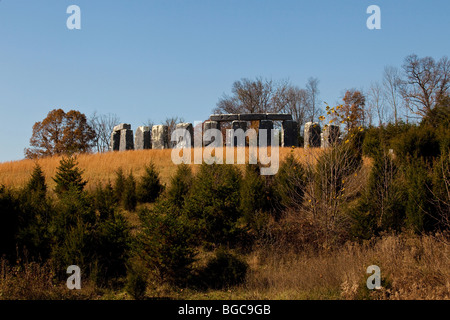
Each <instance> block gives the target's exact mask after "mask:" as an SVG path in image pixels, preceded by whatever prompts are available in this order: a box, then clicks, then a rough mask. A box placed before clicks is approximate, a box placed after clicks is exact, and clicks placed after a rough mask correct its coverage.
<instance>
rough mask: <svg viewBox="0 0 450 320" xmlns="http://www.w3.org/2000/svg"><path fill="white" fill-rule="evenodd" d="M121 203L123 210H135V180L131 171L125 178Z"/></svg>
mask: <svg viewBox="0 0 450 320" xmlns="http://www.w3.org/2000/svg"><path fill="white" fill-rule="evenodd" d="M122 205H123V208H124V209H125V210H128V211H134V210H136V205H137V197H136V180H135V179H134V176H133V173H132V172H130V174H129V175H128V177H127V178H126V180H125V188H124V190H123V193H122Z"/></svg>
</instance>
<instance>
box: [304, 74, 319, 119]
mask: <svg viewBox="0 0 450 320" xmlns="http://www.w3.org/2000/svg"><path fill="white" fill-rule="evenodd" d="M306 91H307V92H308V106H309V112H310V121H311V122H314V120H315V119H316V117H317V116H318V114H319V113H320V110H319V93H320V91H319V79H317V78H313V77H310V78H309V79H308V82H307V83H306Z"/></svg>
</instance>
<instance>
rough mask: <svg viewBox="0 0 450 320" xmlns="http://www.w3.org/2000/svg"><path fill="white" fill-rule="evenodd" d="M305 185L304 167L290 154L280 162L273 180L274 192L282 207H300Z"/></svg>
mask: <svg viewBox="0 0 450 320" xmlns="http://www.w3.org/2000/svg"><path fill="white" fill-rule="evenodd" d="M305 187H306V169H305V167H304V165H303V164H302V163H300V162H299V161H297V160H296V159H295V158H294V156H293V155H292V154H290V155H289V156H288V157H286V158H285V159H284V160H283V162H282V163H281V165H280V169H279V170H278V173H277V174H276V175H275V181H274V193H275V195H276V197H277V199H278V202H279V203H280V204H281V206H282V208H299V207H301V205H302V203H303V200H304V194H305Z"/></svg>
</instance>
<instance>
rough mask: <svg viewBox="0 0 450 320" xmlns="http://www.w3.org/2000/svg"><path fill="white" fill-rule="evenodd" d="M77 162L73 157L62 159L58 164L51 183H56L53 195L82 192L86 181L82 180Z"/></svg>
mask: <svg viewBox="0 0 450 320" xmlns="http://www.w3.org/2000/svg"><path fill="white" fill-rule="evenodd" d="M77 165H78V162H77V161H76V158H74V157H67V158H65V157H63V158H62V159H61V161H60V162H59V167H58V168H57V172H56V175H55V177H54V178H53V181H55V182H56V186H55V189H54V191H55V193H56V194H58V195H59V196H61V195H63V194H64V193H65V192H67V191H69V190H70V191H74V192H82V191H83V189H84V187H85V186H86V183H87V181H84V180H83V177H82V174H83V171H82V170H80V169H79V168H78V167H77Z"/></svg>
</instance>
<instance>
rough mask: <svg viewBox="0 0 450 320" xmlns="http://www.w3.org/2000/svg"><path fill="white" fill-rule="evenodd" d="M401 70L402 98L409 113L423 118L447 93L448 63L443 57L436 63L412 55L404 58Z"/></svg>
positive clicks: (449, 80)
mask: <svg viewBox="0 0 450 320" xmlns="http://www.w3.org/2000/svg"><path fill="white" fill-rule="evenodd" d="M402 68H403V72H404V80H403V81H402V86H401V93H402V96H403V98H404V99H405V100H406V102H407V106H408V107H409V108H410V110H411V112H412V113H414V114H416V115H418V116H419V117H423V116H425V115H426V114H427V113H428V112H430V110H431V109H433V108H434V107H435V105H436V103H437V102H438V101H439V100H440V99H441V98H442V97H443V96H445V95H446V94H447V93H448V91H449V87H450V61H449V60H448V58H447V57H443V58H441V59H440V60H439V61H437V62H436V61H435V60H434V59H433V58H432V57H424V58H419V57H418V56H417V55H415V54H413V55H410V56H408V57H406V59H405V61H404V63H403V66H402Z"/></svg>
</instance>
